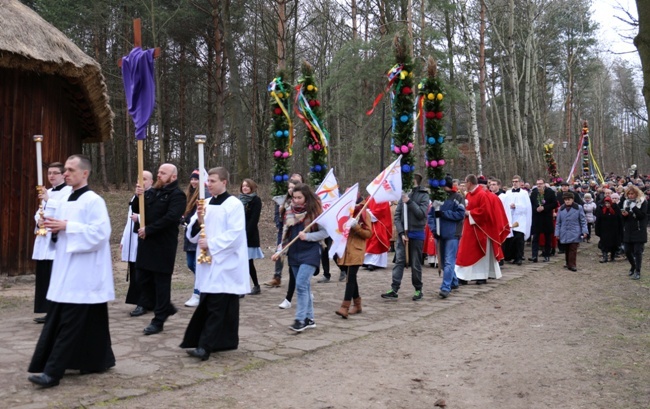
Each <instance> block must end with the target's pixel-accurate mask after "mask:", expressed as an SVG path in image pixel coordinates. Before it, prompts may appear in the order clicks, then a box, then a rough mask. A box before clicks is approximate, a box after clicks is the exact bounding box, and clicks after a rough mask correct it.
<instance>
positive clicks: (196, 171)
mask: <svg viewBox="0 0 650 409" xmlns="http://www.w3.org/2000/svg"><path fill="white" fill-rule="evenodd" d="M190 179H201V178H200V177H199V170H198V169H194V170H193V171H192V174H191V175H190Z"/></svg>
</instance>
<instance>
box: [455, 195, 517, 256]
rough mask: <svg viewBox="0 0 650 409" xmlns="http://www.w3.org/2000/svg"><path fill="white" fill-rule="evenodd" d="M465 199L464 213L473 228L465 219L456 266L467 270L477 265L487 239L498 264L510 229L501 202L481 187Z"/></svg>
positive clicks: (484, 249) (485, 247)
mask: <svg viewBox="0 0 650 409" xmlns="http://www.w3.org/2000/svg"><path fill="white" fill-rule="evenodd" d="M466 199H467V206H466V208H465V209H466V210H468V211H469V212H470V214H471V215H472V219H474V223H475V224H470V223H469V217H465V220H464V221H463V235H462V236H461V238H460V243H459V245H458V255H457V256H456V265H458V266H461V267H469V266H472V265H474V264H476V263H477V262H478V261H479V260H480V259H481V258H483V257H484V256H485V252H486V249H487V241H488V239H489V240H491V241H492V251H493V253H494V257H495V258H496V259H497V261H498V260H501V259H503V252H502V250H501V243H503V242H504V241H505V239H506V237H508V234H510V226H509V224H508V218H507V217H506V213H505V211H504V210H503V205H502V204H501V200H499V197H498V196H497V195H495V194H493V193H491V192H486V191H485V190H483V188H482V187H481V186H479V187H478V188H476V189H474V191H473V192H470V193H467V196H466Z"/></svg>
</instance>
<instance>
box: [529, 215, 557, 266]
mask: <svg viewBox="0 0 650 409" xmlns="http://www.w3.org/2000/svg"><path fill="white" fill-rule="evenodd" d="M553 230H554V229H553V223H542V224H541V225H540V226H538V227H537V232H536V233H535V234H534V235H533V243H532V245H531V250H532V252H533V258H537V255H538V253H539V235H540V234H543V235H544V251H543V252H542V257H550V256H551V248H552V246H551V244H552V243H553V235H554V234H555V232H554V231H553Z"/></svg>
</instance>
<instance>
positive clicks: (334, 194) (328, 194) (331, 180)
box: [316, 169, 341, 210]
mask: <svg viewBox="0 0 650 409" xmlns="http://www.w3.org/2000/svg"><path fill="white" fill-rule="evenodd" d="M316 196H318V198H319V199H320V201H321V204H322V205H323V210H327V208H328V207H330V206H331V205H332V204H333V203H334V202H336V200H337V199H338V198H339V196H341V194H340V192H339V182H337V181H336V176H334V169H330V171H329V172H327V175H326V176H325V179H323V181H322V182H321V184H320V186H318V189H316Z"/></svg>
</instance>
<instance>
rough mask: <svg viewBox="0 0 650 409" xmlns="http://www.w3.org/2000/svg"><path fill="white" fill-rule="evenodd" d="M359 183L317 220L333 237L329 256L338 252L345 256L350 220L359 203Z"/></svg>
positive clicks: (340, 255)
mask: <svg viewBox="0 0 650 409" xmlns="http://www.w3.org/2000/svg"><path fill="white" fill-rule="evenodd" d="M358 194H359V184H358V183H357V184H355V185H354V186H352V187H351V188H350V189H348V191H347V192H345V193H344V194H343V195H342V196H341V197H340V198H339V199H338V200H337V201H336V202H334V203H332V205H331V206H330V207H328V208H327V210H325V211H323V213H321V214H320V216H318V217H317V218H316V220H315V222H316V223H318V224H320V225H321V226H322V227H323V228H324V229H325V230H327V233H328V234H329V236H330V238H331V239H332V247H331V248H330V253H329V256H330V258H332V257H334V254H338V256H339V257H343V253H344V252H345V246H346V245H347V243H348V235H349V234H350V220H352V219H353V217H352V216H353V215H354V207H355V206H356V204H357V196H358Z"/></svg>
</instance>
